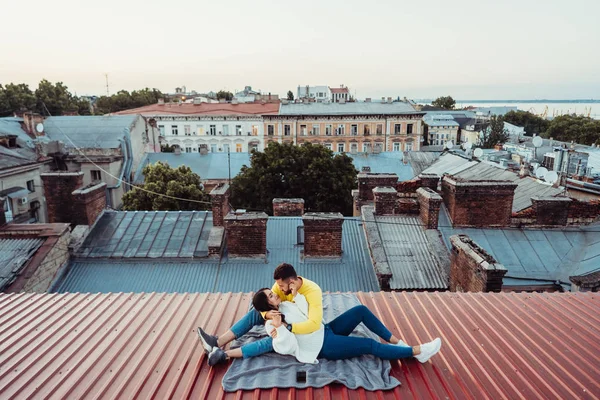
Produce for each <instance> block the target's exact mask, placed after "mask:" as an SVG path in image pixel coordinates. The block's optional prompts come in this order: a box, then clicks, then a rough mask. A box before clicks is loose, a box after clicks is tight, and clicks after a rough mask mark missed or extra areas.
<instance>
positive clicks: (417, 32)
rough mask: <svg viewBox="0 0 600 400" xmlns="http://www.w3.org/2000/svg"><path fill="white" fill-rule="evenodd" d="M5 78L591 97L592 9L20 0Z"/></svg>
mask: <svg viewBox="0 0 600 400" xmlns="http://www.w3.org/2000/svg"><path fill="white" fill-rule="evenodd" d="M2 14H3V18H2V23H0V38H2V40H0V83H2V84H6V83H9V82H14V83H17V82H19V83H20V82H25V83H28V84H29V85H30V86H31V87H33V88H35V87H37V83H38V82H39V81H40V80H41V79H42V78H46V79H48V80H50V81H53V82H56V81H62V82H64V83H65V84H66V85H67V86H68V87H69V88H70V89H71V90H72V91H74V92H76V93H77V94H80V95H84V94H85V95H92V94H96V95H101V94H105V93H106V80H105V74H108V81H109V91H110V93H114V92H116V91H118V90H120V89H126V90H134V89H138V88H143V87H156V88H158V89H160V90H161V91H163V92H173V91H174V88H175V87H178V86H183V85H184V86H186V88H187V89H188V90H196V91H198V92H207V91H210V90H215V91H218V90H220V89H226V90H230V91H234V90H236V89H237V90H241V89H243V87H244V86H246V85H250V86H252V87H253V88H254V89H260V90H261V91H262V92H264V93H268V92H271V93H276V94H280V95H285V93H287V91H288V90H292V91H293V92H294V93H295V92H296V89H297V87H298V85H303V86H304V85H329V86H330V87H337V86H339V85H342V84H343V85H346V86H348V87H349V88H350V90H351V92H352V93H353V94H355V95H356V97H357V98H365V97H381V96H393V97H396V96H400V97H404V96H406V97H408V98H413V99H422V98H435V97H437V96H442V95H451V96H453V97H454V98H455V99H542V98H546V99H581V98H586V99H588V98H595V99H598V98H600V51H599V49H600V23H598V18H600V1H598V0H569V1H565V0H546V1H544V2H540V1H538V0H504V1H489V0H454V1H446V0H429V1H426V2H417V1H406V0H389V1H388V0H371V1H355V0H325V1H324V0H319V1H312V0H304V1H294V2H292V1H287V0H279V1H263V0H252V1H248V0H229V1H214V0H213V1H205V0H177V1H164V0H160V1H159V0H144V1H138V0H118V1H116V0H103V1H96V2H82V1H80V0H53V1H48V0H28V1H12V2H8V3H7V4H5V5H3V6H2Z"/></svg>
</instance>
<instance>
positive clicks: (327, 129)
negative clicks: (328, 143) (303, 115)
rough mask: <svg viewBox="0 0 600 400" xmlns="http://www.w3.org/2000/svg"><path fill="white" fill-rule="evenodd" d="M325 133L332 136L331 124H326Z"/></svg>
mask: <svg viewBox="0 0 600 400" xmlns="http://www.w3.org/2000/svg"><path fill="white" fill-rule="evenodd" d="M325 134H326V135H327V136H331V125H325Z"/></svg>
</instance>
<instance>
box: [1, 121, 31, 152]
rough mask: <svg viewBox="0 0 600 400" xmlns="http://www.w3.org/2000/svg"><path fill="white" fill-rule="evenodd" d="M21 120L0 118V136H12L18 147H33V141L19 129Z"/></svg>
mask: <svg viewBox="0 0 600 400" xmlns="http://www.w3.org/2000/svg"><path fill="white" fill-rule="evenodd" d="M21 122H23V119H22V118H13V117H8V118H0V136H5V135H14V136H17V140H18V142H19V145H20V146H25V145H26V146H27V147H30V148H33V147H35V145H34V143H33V139H32V138H31V137H30V136H29V135H28V134H27V132H25V131H24V130H23V129H22V128H21Z"/></svg>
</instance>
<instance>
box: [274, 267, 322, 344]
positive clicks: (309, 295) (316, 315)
mask: <svg viewBox="0 0 600 400" xmlns="http://www.w3.org/2000/svg"><path fill="white" fill-rule="evenodd" d="M299 278H302V277H301V276H300V277H299ZM271 291H272V292H273V293H275V294H276V295H277V296H279V298H280V299H281V300H283V301H292V302H293V301H294V296H292V295H291V294H289V295H287V296H286V295H285V293H283V292H282V291H281V289H279V286H277V283H275V284H274V285H273V288H272V289H271ZM298 293H300V294H302V295H304V297H306V301H307V303H308V319H307V320H306V321H304V322H298V323H296V324H292V332H293V333H298V334H301V335H304V334H307V333H313V332H316V331H318V330H319V328H321V324H322V322H323V292H321V288H320V287H319V285H317V284H316V283H314V282H313V281H310V280H308V279H306V278H302V286H301V287H300V289H298Z"/></svg>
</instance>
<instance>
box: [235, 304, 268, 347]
mask: <svg viewBox="0 0 600 400" xmlns="http://www.w3.org/2000/svg"><path fill="white" fill-rule="evenodd" d="M264 324H265V320H264V319H263V317H262V315H260V313H259V312H258V311H256V310H255V309H254V308H252V309H251V310H250V311H248V313H247V314H246V315H244V316H243V317H242V319H240V320H239V321H238V322H236V323H235V325H233V326H232V327H231V331H232V332H233V334H234V335H235V338H236V339H239V338H240V337H242V336H244V335H245V334H246V333H248V331H249V330H250V329H252V327H254V326H255V325H264ZM241 349H242V355H243V356H244V358H249V357H256V356H259V355H261V354H265V353H269V352H271V351H273V338H271V337H270V336H269V337H267V338H264V339H261V340H257V341H256V342H252V343H248V344H245V345H243V346H242V347H241Z"/></svg>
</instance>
